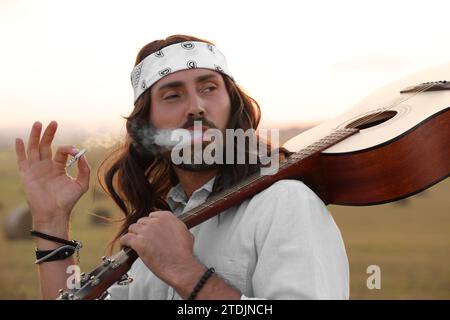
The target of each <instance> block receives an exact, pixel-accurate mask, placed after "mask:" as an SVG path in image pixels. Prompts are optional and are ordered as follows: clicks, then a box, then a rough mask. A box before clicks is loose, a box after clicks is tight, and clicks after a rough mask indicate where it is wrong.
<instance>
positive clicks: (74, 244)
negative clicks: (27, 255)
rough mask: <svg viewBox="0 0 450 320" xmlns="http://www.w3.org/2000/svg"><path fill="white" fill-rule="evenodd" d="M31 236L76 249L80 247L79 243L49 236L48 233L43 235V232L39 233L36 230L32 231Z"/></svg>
mask: <svg viewBox="0 0 450 320" xmlns="http://www.w3.org/2000/svg"><path fill="white" fill-rule="evenodd" d="M30 234H31V235H32V236H35V237H38V238H41V239H45V240H49V241H53V242H57V243H61V244H65V245H67V246H72V247H76V246H77V245H78V241H76V240H66V239H62V238H58V237H55V236H51V235H49V234H46V233H43V232H39V231H36V230H31V231H30Z"/></svg>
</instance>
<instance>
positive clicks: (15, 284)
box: [0, 149, 450, 299]
mask: <svg viewBox="0 0 450 320" xmlns="http://www.w3.org/2000/svg"><path fill="white" fill-rule="evenodd" d="M106 152H107V150H105V149H96V150H89V152H88V154H87V157H88V160H89V162H90V164H91V166H92V167H93V169H95V168H96V166H97V165H98V164H99V162H100V159H101V158H102V157H103V156H104V155H105V154H106ZM93 181H94V180H93V179H92V180H91V190H90V191H89V193H87V194H86V195H84V196H83V198H82V200H81V201H80V202H79V203H78V204H77V206H76V208H75V210H74V214H73V219H72V237H73V238H75V239H80V240H82V241H83V243H84V248H83V250H82V251H81V266H82V270H83V271H89V270H90V269H92V268H93V267H94V266H96V265H97V264H98V263H99V257H101V256H102V255H105V254H106V251H105V250H106V244H107V242H108V240H110V238H111V235H112V234H113V232H114V228H115V226H95V225H93V224H92V223H91V222H90V221H91V218H92V216H91V215H89V212H92V211H96V210H97V209H99V208H101V207H104V208H108V209H109V210H110V211H111V212H115V213H116V215H117V213H118V210H117V209H116V208H115V207H114V205H113V204H112V203H111V202H110V201H109V200H107V199H101V200H100V201H95V202H94V201H93V187H94V183H93ZM24 203H25V198H24V195H23V191H22V188H21V185H20V181H19V176H18V171H17V169H16V163H15V154H14V152H13V150H12V149H3V150H0V227H1V228H0V231H1V233H0V299H37V298H39V293H38V286H37V277H36V267H35V265H34V263H33V261H34V258H33V256H34V253H33V251H34V244H33V241H32V240H31V239H28V240H16V241H11V240H8V239H6V237H5V234H4V232H3V221H4V219H5V217H6V215H7V214H8V212H10V211H11V210H13V209H14V208H15V207H17V206H18V205H21V204H24ZM329 209H330V211H331V212H332V214H333V216H334V218H335V220H336V223H337V224H338V226H339V228H340V229H341V232H342V235H343V238H344V241H345V244H346V248H347V254H348V257H349V261H350V275H351V299H450V179H446V180H444V181H442V182H440V183H439V184H437V185H435V186H433V187H432V188H430V189H428V190H426V191H425V192H422V193H420V194H418V195H415V196H413V197H410V198H409V199H407V200H404V201H399V202H395V203H390V204H385V205H378V206H371V207H343V206H330V207H329ZM370 265H378V266H379V267H380V268H381V289H379V290H377V289H374V290H369V289H368V288H367V286H366V280H367V278H368V276H369V274H367V273H366V269H367V267H368V266H370Z"/></svg>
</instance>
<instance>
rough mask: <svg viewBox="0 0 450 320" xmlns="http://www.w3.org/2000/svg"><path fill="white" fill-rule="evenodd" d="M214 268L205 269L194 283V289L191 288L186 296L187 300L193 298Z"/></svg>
mask: <svg viewBox="0 0 450 320" xmlns="http://www.w3.org/2000/svg"><path fill="white" fill-rule="evenodd" d="M215 271H216V270H214V268H209V269H208V270H206V271H205V273H204V274H203V276H202V277H201V278H200V280H199V281H198V283H197V284H196V285H195V287H194V289H193V290H192V292H191V294H190V295H189V297H188V300H194V299H195V297H196V296H197V294H198V293H199V291H200V290H201V288H202V287H203V285H204V284H205V283H206V281H207V280H208V279H209V278H210V277H211V275H212V274H213V273H214V272H215Z"/></svg>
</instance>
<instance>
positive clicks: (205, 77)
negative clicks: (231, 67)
mask: <svg viewBox="0 0 450 320" xmlns="http://www.w3.org/2000/svg"><path fill="white" fill-rule="evenodd" d="M216 77H217V75H215V74H213V73H210V74H205V75H202V76H198V77H197V78H195V82H203V81H206V80H209V79H211V78H216ZM181 86H183V81H173V82H168V83H166V84H163V85H162V86H161V87H159V88H158V91H161V90H164V89H168V88H171V89H172V88H178V87H181Z"/></svg>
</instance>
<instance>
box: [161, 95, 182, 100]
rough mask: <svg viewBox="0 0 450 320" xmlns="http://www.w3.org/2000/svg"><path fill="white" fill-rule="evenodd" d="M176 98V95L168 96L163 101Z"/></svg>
mask: <svg viewBox="0 0 450 320" xmlns="http://www.w3.org/2000/svg"><path fill="white" fill-rule="evenodd" d="M178 97H179V95H177V94H171V95H170V96H167V97H165V98H164V100H174V99H176V98H178Z"/></svg>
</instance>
